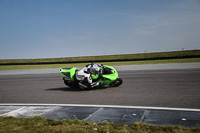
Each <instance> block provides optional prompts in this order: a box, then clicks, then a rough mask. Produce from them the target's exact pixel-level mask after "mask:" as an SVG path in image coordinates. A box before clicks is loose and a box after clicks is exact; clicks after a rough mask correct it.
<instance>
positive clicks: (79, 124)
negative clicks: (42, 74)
mask: <svg viewBox="0 0 200 133" xmlns="http://www.w3.org/2000/svg"><path fill="white" fill-rule="evenodd" d="M0 132H1V133H4V132H5V133H7V132H20V133H21V132H26V133H29V132H30V133H32V132H53V133H56V132H59V133H60V132H67V133H69V132H82V133H88V132H90V133H93V132H102V133H103V132H105V133H107V132H139V133H147V132H154V133H161V132H162V133H165V132H166V133H168V132H170V133H173V132H174V133H186V132H187V133H190V132H191V133H192V132H200V127H195V128H185V127H181V126H154V125H150V124H143V123H138V122H136V123H134V124H133V125H122V124H114V123H108V122H107V123H93V122H85V121H80V120H62V121H57V120H52V119H44V118H41V117H38V116H36V117H33V118H14V117H0Z"/></svg>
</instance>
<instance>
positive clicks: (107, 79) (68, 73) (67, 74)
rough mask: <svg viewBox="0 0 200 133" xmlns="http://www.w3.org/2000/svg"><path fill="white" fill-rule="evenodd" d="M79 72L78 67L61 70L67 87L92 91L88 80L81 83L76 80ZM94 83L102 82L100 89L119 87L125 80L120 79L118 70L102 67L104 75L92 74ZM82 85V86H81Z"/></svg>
mask: <svg viewBox="0 0 200 133" xmlns="http://www.w3.org/2000/svg"><path fill="white" fill-rule="evenodd" d="M78 71H79V70H78V69H77V68H76V67H71V68H61V69H60V73H61V74H62V75H63V76H64V77H63V80H64V83H65V85H66V86H69V87H71V88H81V89H91V87H89V85H88V82H87V80H86V79H84V78H83V79H84V80H82V81H79V80H77V78H76V73H77V72H78ZM91 78H92V81H94V82H100V83H101V84H99V85H98V86H95V87H94V88H98V87H104V86H110V87H118V86H120V85H121V84H122V83H123V80H122V79H121V78H119V75H118V72H117V70H116V69H115V68H114V67H112V66H107V65H102V73H101V74H100V75H94V74H91ZM80 84H81V85H82V86H80Z"/></svg>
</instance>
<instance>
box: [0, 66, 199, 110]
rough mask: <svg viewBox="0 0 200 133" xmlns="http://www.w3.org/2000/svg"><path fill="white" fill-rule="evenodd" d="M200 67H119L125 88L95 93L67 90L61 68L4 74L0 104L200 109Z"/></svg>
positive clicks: (0, 80)
mask: <svg viewBox="0 0 200 133" xmlns="http://www.w3.org/2000/svg"><path fill="white" fill-rule="evenodd" d="M199 66H200V63H189V64H187V63H183V64H166V65H165V64H160V65H135V66H121V67H119V66H116V69H117V70H118V72H119V76H120V77H121V78H122V79H123V84H122V85H121V86H119V87H108V88H100V89H92V90H80V89H72V88H69V87H67V86H65V85H64V83H63V80H62V75H61V74H60V73H59V68H58V69H49V70H33V71H30V70H20V71H17V70H13V71H0V103H3V104H5V103H34V104H37V103H38V104H87V105H120V106H146V107H169V108H193V109H200V104H199V102H200V89H199V88H200V67H199ZM26 71H27V73H26Z"/></svg>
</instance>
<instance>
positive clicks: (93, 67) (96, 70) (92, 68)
mask: <svg viewBox="0 0 200 133" xmlns="http://www.w3.org/2000/svg"><path fill="white" fill-rule="evenodd" d="M99 70H100V68H99V67H98V65H97V64H95V63H91V66H90V68H89V72H90V73H91V74H94V75H98V74H99Z"/></svg>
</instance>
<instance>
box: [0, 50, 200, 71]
mask: <svg viewBox="0 0 200 133" xmlns="http://www.w3.org/2000/svg"><path fill="white" fill-rule="evenodd" d="M194 56H195V58H192V57H194ZM197 56H198V57H200V50H188V51H174V52H158V53H143V54H123V55H105V56H85V57H67V58H49V59H7V60H2V59H1V60H0V70H23V69H46V68H62V67H83V66H85V65H86V64H88V63H70V62H76V61H79V62H81V61H94V60H95V63H101V64H106V65H112V66H116V65H141V64H163V63H164V64H165V63H192V62H200V58H197ZM171 57H177V59H162V60H161V59H160V60H159V58H171ZM181 57H187V58H183V59H182V58H181ZM190 57H191V58H190ZM126 59H130V60H131V59H136V60H137V59H139V60H142V59H148V60H143V61H115V62H100V61H101V60H104V61H107V60H126ZM45 62H46V63H47V64H37V63H45ZM51 62H57V63H56V64H48V63H51ZM59 62H60V64H59ZM63 62H68V63H66V64H63ZM8 63H19V65H6V64H8ZM20 63H36V65H27V64H26V65H23V64H20Z"/></svg>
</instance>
